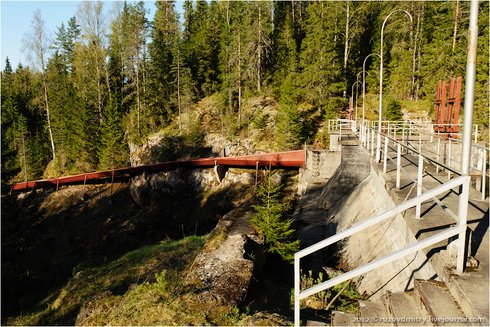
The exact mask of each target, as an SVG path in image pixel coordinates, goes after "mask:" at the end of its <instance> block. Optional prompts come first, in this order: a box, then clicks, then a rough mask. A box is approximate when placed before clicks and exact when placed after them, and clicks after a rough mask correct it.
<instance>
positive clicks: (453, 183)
mask: <svg viewBox="0 0 490 327" xmlns="http://www.w3.org/2000/svg"><path fill="white" fill-rule="evenodd" d="M469 181H470V177H469V176H460V177H456V178H454V179H452V180H450V181H448V182H446V183H444V184H442V185H439V186H437V187H436V188H434V189H432V190H430V191H427V192H425V193H423V194H421V195H419V196H417V197H415V198H413V199H410V200H408V201H407V202H405V203H402V204H400V205H398V206H396V207H394V208H392V209H390V210H388V211H385V212H384V213H381V214H379V215H376V216H374V217H372V218H369V219H367V220H366V221H364V222H362V223H358V224H356V225H354V226H352V227H350V228H348V229H346V230H344V231H342V232H340V233H338V234H335V235H333V236H331V237H329V238H327V239H325V240H323V241H320V242H318V243H316V244H313V245H311V246H309V247H307V248H305V249H303V250H301V251H299V252H296V253H295V255H294V324H295V326H299V323H300V300H301V299H304V298H305V297H308V296H310V295H313V294H315V293H317V292H320V291H322V290H325V289H326V288H329V287H332V286H335V285H337V284H339V283H341V282H343V281H346V280H349V279H351V278H354V277H356V276H359V275H361V274H364V273H366V272H368V271H370V270H373V269H375V268H379V267H381V266H383V265H385V264H387V263H390V262H392V261H395V260H397V259H399V258H400V257H401V256H405V255H407V254H410V253H412V252H414V251H418V250H420V249H422V248H425V247H427V246H430V245H432V244H435V243H437V242H440V241H441V240H444V239H448V238H450V237H452V236H454V235H456V234H459V233H460V232H461V229H462V228H466V224H463V225H460V226H458V227H456V228H450V229H449V230H447V231H445V232H443V233H440V234H437V235H434V236H433V237H430V238H427V239H425V240H423V241H419V242H417V243H415V244H414V245H411V246H409V247H407V248H405V249H403V250H400V251H398V252H395V253H393V254H391V255H388V256H386V257H384V258H382V259H379V260H376V261H374V262H372V263H370V264H367V265H364V266H361V267H359V268H356V269H354V270H352V271H350V272H348V273H345V274H342V275H340V276H338V277H336V278H334V279H332V280H329V281H327V282H324V283H321V284H318V285H316V286H313V287H311V288H309V289H308V290H305V291H303V292H301V290H300V278H301V276H300V270H301V269H300V259H301V258H303V257H305V256H307V255H309V254H312V253H314V252H316V251H318V250H321V249H323V248H325V247H327V246H329V245H331V244H334V243H336V242H338V241H341V240H343V239H344V238H347V237H349V236H351V235H353V234H356V233H358V232H360V231H362V230H364V229H366V228H368V227H371V226H373V225H376V224H378V223H380V222H382V221H384V220H386V219H388V218H391V217H393V216H394V215H396V214H398V213H400V212H403V211H405V210H407V209H409V208H411V207H414V206H416V205H417V204H420V203H422V202H424V201H427V200H429V199H431V198H432V197H435V196H437V195H439V194H441V193H443V192H446V191H448V190H450V189H452V188H454V187H457V186H459V185H463V184H468V183H469ZM432 242H433V243H432Z"/></svg>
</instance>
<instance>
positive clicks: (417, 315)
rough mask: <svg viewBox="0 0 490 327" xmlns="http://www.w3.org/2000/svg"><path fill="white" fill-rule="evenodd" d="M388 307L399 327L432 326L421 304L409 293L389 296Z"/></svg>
mask: <svg viewBox="0 0 490 327" xmlns="http://www.w3.org/2000/svg"><path fill="white" fill-rule="evenodd" d="M388 307H389V309H390V312H391V314H392V315H393V318H394V322H395V324H396V325H397V326H432V323H431V322H430V318H429V314H428V313H427V311H426V310H425V309H424V308H422V305H421V303H420V302H419V301H417V300H416V299H415V298H414V297H413V296H411V295H409V294H407V293H401V292H400V293H391V294H389V295H388Z"/></svg>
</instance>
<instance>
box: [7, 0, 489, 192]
mask: <svg viewBox="0 0 490 327" xmlns="http://www.w3.org/2000/svg"><path fill="white" fill-rule="evenodd" d="M104 6H112V7H113V8H111V10H110V13H111V14H105V13H106V12H107V11H106V10H105V9H104ZM155 7H156V9H155V10H156V11H155V15H154V18H153V19H152V20H149V19H148V17H147V16H148V12H147V11H146V9H145V7H144V3H143V2H124V3H122V2H107V3H105V2H92V1H85V2H81V3H80V5H79V8H78V10H77V12H76V13H74V16H73V17H72V18H70V19H69V20H68V21H66V23H63V24H61V25H60V26H58V27H57V29H56V31H53V34H52V35H53V37H52V38H51V39H49V38H48V35H49V33H48V32H49V31H47V30H46V24H45V22H44V21H43V18H42V13H41V12H40V11H39V10H38V11H36V12H34V13H33V17H32V23H31V29H30V31H29V33H28V34H27V35H26V37H25V40H24V45H25V46H24V48H25V49H24V51H25V53H27V54H29V55H30V59H31V60H29V63H28V65H22V64H19V66H18V67H16V68H15V69H14V67H11V64H10V63H9V61H8V59H7V60H6V62H5V64H4V69H3V71H2V72H1V89H2V94H1V100H2V101H1V102H2V103H1V110H2V122H1V130H2V149H1V155H2V184H3V185H5V184H8V183H11V182H14V181H23V180H26V179H29V180H32V179H37V178H42V177H55V176H60V175H63V174H68V173H78V172H87V171H92V170H95V169H112V168H115V167H123V166H128V165H129V164H130V160H129V156H130V148H131V147H134V146H138V145H141V144H143V143H145V142H146V140H147V138H148V136H149V135H151V134H152V133H155V132H157V131H160V130H162V129H165V128H167V129H168V128H171V129H172V130H173V133H175V135H180V136H182V137H184V138H185V139H186V140H187V142H190V145H191V146H192V142H198V140H197V141H196V139H198V137H195V135H199V133H203V131H202V126H201V123H200V122H199V121H192V122H189V121H187V122H186V121H185V120H183V119H181V117H182V115H183V114H184V113H189V112H191V111H192V110H194V108H195V104H196V103H198V102H199V101H200V100H202V99H204V98H206V97H210V96H214V97H216V98H217V99H219V101H218V103H219V106H218V110H219V117H220V122H218V123H219V124H220V126H221V129H220V133H223V134H224V135H226V136H229V137H233V136H237V135H240V133H241V131H243V130H244V129H246V128H247V127H248V124H250V123H251V122H250V120H245V119H243V113H242V105H243V103H244V101H245V100H246V99H248V98H252V97H256V96H267V97H271V98H273V99H275V101H277V103H278V112H279V113H278V121H277V124H276V126H275V127H274V128H275V129H276V134H277V135H278V138H277V141H278V142H280V144H279V145H280V146H281V147H282V148H295V147H298V146H300V145H301V144H303V143H305V142H311V141H312V140H313V139H314V137H315V133H316V130H315V126H314V124H312V123H311V112H313V111H314V112H315V114H316V115H317V116H320V117H321V118H322V119H328V118H336V117H343V116H344V115H345V110H346V108H347V105H348V97H349V96H350V94H351V87H352V84H353V83H354V82H356V80H358V76H359V73H360V72H361V71H362V65H363V61H364V59H365V58H366V56H368V55H369V54H371V53H379V51H380V37H381V35H380V33H381V26H382V23H383V20H384V19H385V17H386V16H387V15H388V14H389V13H390V12H392V11H393V10H395V9H404V10H407V11H408V12H410V13H411V15H412V16H413V23H412V24H410V21H409V19H408V17H406V16H405V15H404V14H400V13H398V14H395V15H394V16H393V17H392V18H390V20H389V22H388V23H387V25H386V29H385V32H384V67H385V68H384V95H385V96H384V99H386V101H411V102H414V103H425V104H427V103H428V104H429V105H428V107H427V108H425V110H427V111H430V110H431V107H433V105H432V104H433V101H434V93H435V85H436V82H437V81H438V80H441V79H442V80H448V79H449V78H450V77H455V76H458V75H461V76H463V79H464V77H465V65H466V46H467V37H466V36H467V31H468V24H469V7H470V3H469V2H467V1H459V0H458V1H393V2H389V1H328V2H327V1H294V0H293V1H189V0H186V1H185V2H184V3H183V9H182V13H179V12H178V11H177V9H176V4H175V2H174V1H157V2H156V3H155ZM478 24H479V40H478V53H477V60H478V63H477V76H476V96H475V111H474V123H478V124H480V126H481V127H482V128H484V129H486V130H488V108H489V94H488V89H489V84H488V78H489V62H488V60H489V49H488V48H489V42H488V40H489V3H488V2H487V1H482V2H481V3H480V14H479V22H478ZM366 70H367V78H366V92H367V94H369V95H370V96H371V98H374V99H375V98H376V94H377V93H378V92H379V83H378V79H379V58H378V56H371V57H370V58H369V59H368V60H367V61H366ZM463 83H464V81H463ZM255 123H257V122H255ZM259 123H260V122H259ZM273 141H276V140H271V142H273Z"/></svg>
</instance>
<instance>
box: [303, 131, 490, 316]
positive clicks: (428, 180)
mask: <svg viewBox="0 0 490 327" xmlns="http://www.w3.org/2000/svg"><path fill="white" fill-rule="evenodd" d="M344 143H345V146H344ZM352 143H353V140H352V137H348V136H347V135H343V137H342V159H341V164H340V166H339V168H338V170H337V171H336V173H335V174H334V175H333V176H332V177H331V179H329V180H326V181H325V182H324V186H323V188H324V190H326V189H327V188H328V189H329V192H323V193H321V192H319V191H316V192H315V193H314V194H316V196H317V198H316V202H318V203H321V204H322V205H317V206H316V208H315V207H314V206H312V205H311V203H315V199H312V198H311V197H310V198H309V200H308V202H309V203H310V206H307V207H305V208H299V209H298V210H297V213H298V215H297V219H298V220H299V221H304V220H305V219H304V218H303V217H302V216H301V213H302V212H303V213H306V214H307V215H308V213H309V214H310V216H309V219H308V220H309V221H311V222H312V223H313V226H315V228H314V230H316V231H317V233H319V232H318V230H322V231H323V233H324V234H326V235H327V237H328V236H330V235H333V234H336V233H338V232H339V231H342V230H345V229H346V228H348V227H350V226H352V225H354V224H357V223H359V222H361V221H363V219H366V218H369V217H372V216H373V215H375V214H376V213H379V212H383V211H385V210H387V209H389V208H391V207H394V206H396V205H399V204H401V203H404V202H405V201H407V200H408V199H411V198H414V197H415V196H416V195H417V187H416V186H417V183H416V182H415V181H416V180H417V175H418V170H419V169H418V168H417V164H418V160H417V157H415V156H413V155H411V154H404V155H403V156H402V157H401V164H402V166H403V167H404V172H403V173H402V174H401V181H400V182H401V185H400V189H398V188H397V187H396V161H395V160H393V161H391V160H388V161H387V164H386V173H384V172H383V168H384V167H383V162H381V163H379V164H378V163H376V162H375V161H374V160H372V161H370V160H369V159H367V162H368V164H369V165H370V166H371V167H370V174H369V176H368V177H367V178H365V179H364V180H362V181H360V183H358V185H356V186H353V187H352V188H351V189H350V190H344V191H343V192H344V193H343V194H342V195H343V196H339V192H336V191H338V190H339V189H338V187H337V188H336V189H335V188H334V187H333V186H329V184H333V183H334V179H335V178H339V177H340V175H341V173H339V171H342V165H344V170H346V169H345V167H349V168H348V169H349V170H351V171H353V173H354V174H359V177H362V174H361V173H360V172H362V171H363V169H364V168H363V167H364V166H365V165H364V159H359V160H353V161H350V160H348V159H347V158H348V157H349V156H350V154H351V153H353V152H357V154H356V157H357V156H359V153H362V152H364V153H365V154H364V155H367V154H368V153H369V152H368V151H366V150H364V149H362V148H361V147H360V146H354V147H355V148H356V150H354V151H353V149H354V147H353V145H352ZM387 150H388V155H389V156H390V157H391V158H396V147H393V146H389V147H387ZM361 157H363V156H362V155H361ZM369 162H370V163H369ZM423 172H424V175H423V181H422V184H423V187H424V188H426V189H432V188H434V187H436V186H437V185H440V183H441V182H444V181H446V180H447V174H446V173H445V172H442V171H440V172H438V171H437V169H436V167H435V166H432V165H428V164H427V163H424V168H423ZM336 175H338V176H336ZM347 175H348V174H347ZM359 179H361V178H359ZM315 188H316V189H318V188H321V187H320V186H319V185H316V186H315ZM306 194H310V193H309V190H307V191H306ZM438 201H439V203H440V204H441V205H437V204H435V203H434V202H432V201H430V202H427V203H424V204H422V206H421V219H416V218H415V216H416V209H415V208H412V209H409V210H407V211H405V212H403V213H402V214H398V215H397V216H396V217H394V218H392V219H388V220H386V221H384V222H383V223H381V224H378V225H375V226H372V227H370V228H368V229H367V230H365V231H363V232H362V233H360V234H355V235H352V236H351V237H349V238H348V239H346V241H345V242H344V243H343V244H342V245H341V248H340V249H341V253H342V262H344V264H345V265H346V266H347V267H346V268H349V267H351V268H355V267H359V266H360V265H362V264H364V263H366V262H369V261H372V260H373V259H374V260H375V259H376V258H380V257H382V256H383V255H384V254H386V253H388V252H393V251H394V250H396V249H401V248H405V247H407V246H408V245H410V244H414V243H415V242H417V241H420V240H424V239H427V238H428V237H430V236H432V235H434V234H436V233H438V232H440V231H441V229H444V228H447V227H448V226H453V225H456V221H455V220H454V219H453V218H452V217H451V214H449V215H448V212H449V213H451V212H452V213H454V212H457V207H458V195H457V192H455V191H451V190H450V191H448V192H445V193H443V194H441V196H439V197H438ZM301 204H302V203H301V202H300V205H301ZM312 213H315V215H316V216H315V215H313V214H312ZM313 217H315V218H316V220H314V219H313ZM468 226H469V234H470V236H471V242H470V245H471V247H470V250H469V260H468V262H467V267H468V268H467V270H466V272H465V273H464V274H456V273H455V264H456V253H457V248H456V246H455V244H456V242H454V238H452V239H450V240H446V241H442V242H439V243H437V244H435V245H434V246H430V247H428V248H427V249H424V250H421V251H418V252H417V253H415V254H414V255H410V256H407V257H405V258H403V259H401V260H398V261H395V262H393V263H391V264H388V265H386V266H383V267H382V268H380V269H376V270H373V271H370V272H368V273H366V274H364V275H362V276H361V277H360V278H357V279H355V280H354V282H355V284H356V286H357V289H358V290H359V291H360V292H361V293H364V294H367V295H369V300H368V301H364V302H361V303H360V311H359V314H356V315H352V314H345V313H338V312H335V313H334V314H333V316H332V324H334V325H335V324H337V325H380V324H382V322H386V323H387V324H389V325H395V324H396V325H400V324H402V325H403V324H405V325H406V324H408V325H433V324H438V325H440V324H453V325H468V324H472V325H475V324H476V325H488V305H489V300H488V289H489V284H488V203H487V202H486V201H481V194H480V193H478V192H477V191H476V190H474V189H472V190H470V206H469V210H468ZM312 229H313V228H312ZM305 231H308V226H304V227H303V229H302V230H301V231H300V236H303V237H305V236H310V235H311V232H310V234H308V233H305ZM318 238H319V237H318ZM324 238H326V237H324ZM310 244H311V242H310V241H309V240H308V241H307V242H306V243H304V244H302V246H308V245H310ZM327 252H328V251H327ZM327 256H328V253H327ZM320 259H325V256H324V257H323V258H320ZM320 259H319V258H318V256H316V258H315V259H313V260H311V262H308V261H306V265H307V266H308V265H309V264H310V266H314V265H315V264H316V265H318V264H319V263H318V262H319V261H321V260H320ZM302 264H303V263H302ZM426 280H437V281H438V282H427V281H426ZM407 291H409V293H407ZM444 301H446V302H447V303H453V304H454V306H455V307H454V308H452V307H451V306H450V305H449V304H444V303H445V302H444ZM443 307H446V308H447V309H446V310H444V311H442V309H441V308H443ZM451 308H452V309H451ZM408 316H412V317H413V318H417V317H418V318H419V320H417V321H415V320H411V321H401V319H402V317H408ZM383 317H384V318H385V319H384V321H380V320H381V319H382V318H383ZM422 318H425V320H423V319H422ZM442 318H447V319H446V321H444V320H443V319H442ZM397 319H398V320H397ZM375 320H377V321H375ZM470 320H471V321H470Z"/></svg>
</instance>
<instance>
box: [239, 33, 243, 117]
mask: <svg viewBox="0 0 490 327" xmlns="http://www.w3.org/2000/svg"><path fill="white" fill-rule="evenodd" d="M240 43H241V41H240V31H238V126H241V124H242V111H241V109H242V69H241V66H242V61H241V56H242V54H241V48H240Z"/></svg>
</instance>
